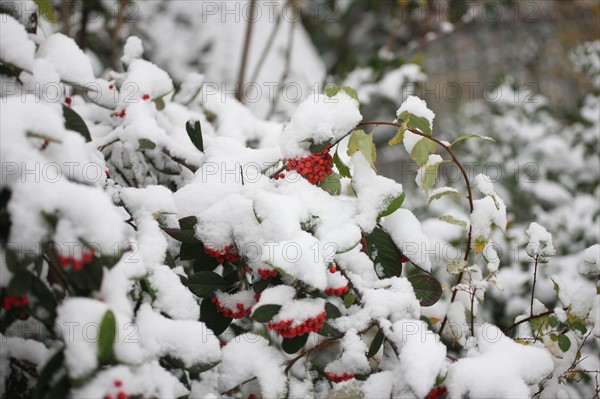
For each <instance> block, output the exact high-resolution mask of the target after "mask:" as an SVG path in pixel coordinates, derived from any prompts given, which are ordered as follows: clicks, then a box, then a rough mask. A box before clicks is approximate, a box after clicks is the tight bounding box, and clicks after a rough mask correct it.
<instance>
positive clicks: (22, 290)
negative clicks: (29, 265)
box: [8, 271, 33, 296]
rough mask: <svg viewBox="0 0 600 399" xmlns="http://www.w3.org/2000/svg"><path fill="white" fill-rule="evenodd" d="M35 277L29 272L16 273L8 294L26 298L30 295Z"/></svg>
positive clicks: (9, 285)
mask: <svg viewBox="0 0 600 399" xmlns="http://www.w3.org/2000/svg"><path fill="white" fill-rule="evenodd" d="M32 282H33V276H32V275H31V274H30V273H29V272H28V271H22V272H18V273H15V274H14V275H13V276H12V278H11V280H10V283H9V284H8V293H9V294H10V295H14V296H25V295H27V294H28V293H29V289H30V288H31V283H32Z"/></svg>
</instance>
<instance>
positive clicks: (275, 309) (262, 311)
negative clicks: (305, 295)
mask: <svg viewBox="0 0 600 399" xmlns="http://www.w3.org/2000/svg"><path fill="white" fill-rule="evenodd" d="M280 310H281V305H276V304H268V305H262V306H260V307H259V308H257V309H254V312H252V316H250V318H251V319H252V320H254V321H257V322H259V323H267V322H269V321H271V320H272V319H273V317H275V315H276V314H277V313H279V311H280Z"/></svg>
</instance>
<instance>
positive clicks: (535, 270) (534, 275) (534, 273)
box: [529, 255, 538, 316]
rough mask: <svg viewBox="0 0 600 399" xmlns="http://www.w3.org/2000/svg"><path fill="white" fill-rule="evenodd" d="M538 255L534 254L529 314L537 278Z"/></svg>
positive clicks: (531, 310) (531, 308)
mask: <svg viewBox="0 0 600 399" xmlns="http://www.w3.org/2000/svg"><path fill="white" fill-rule="evenodd" d="M537 267H538V257H537V255H536V256H535V266H534V269H533V285H532V286H531V303H530V305H529V315H530V316H531V315H532V314H533V296H534V295H535V282H536V279H537Z"/></svg>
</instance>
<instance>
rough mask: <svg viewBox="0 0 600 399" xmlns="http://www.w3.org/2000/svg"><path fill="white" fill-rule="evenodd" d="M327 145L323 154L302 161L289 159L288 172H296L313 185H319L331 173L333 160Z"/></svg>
mask: <svg viewBox="0 0 600 399" xmlns="http://www.w3.org/2000/svg"><path fill="white" fill-rule="evenodd" d="M330 147H331V146H330V145H327V147H325V149H324V150H323V151H321V152H317V153H314V152H313V153H312V154H310V155H309V156H307V157H303V158H300V159H288V160H287V166H286V170H287V171H288V172H289V171H290V170H295V171H297V172H298V173H300V175H301V176H302V177H304V178H305V179H306V180H308V181H309V182H310V183H312V184H317V183H318V182H320V181H323V179H325V176H327V175H329V174H330V173H331V165H332V163H333V158H332V157H331V155H329V148H330Z"/></svg>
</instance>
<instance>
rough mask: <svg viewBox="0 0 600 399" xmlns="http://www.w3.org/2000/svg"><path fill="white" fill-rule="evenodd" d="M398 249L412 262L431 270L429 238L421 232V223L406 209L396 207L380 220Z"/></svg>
mask: <svg viewBox="0 0 600 399" xmlns="http://www.w3.org/2000/svg"><path fill="white" fill-rule="evenodd" d="M381 226H382V227H383V228H384V229H385V230H386V231H387V232H388V233H389V234H390V236H391V237H392V240H393V241H394V243H395V244H396V245H397V246H398V248H399V249H400V251H402V253H403V254H404V256H406V257H407V258H408V259H410V260H411V261H412V262H413V263H414V264H416V265H418V266H419V267H421V268H423V269H424V270H426V271H430V270H431V261H430V260H429V253H428V250H429V248H430V247H431V242H430V241H429V238H428V237H427V236H426V235H425V234H424V233H423V230H422V229H421V223H420V222H419V220H418V219H417V218H416V217H415V215H414V214H413V213H412V212H411V211H409V210H408V209H398V210H397V211H396V212H394V213H392V214H391V215H389V216H386V217H385V218H383V219H382V221H381Z"/></svg>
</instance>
